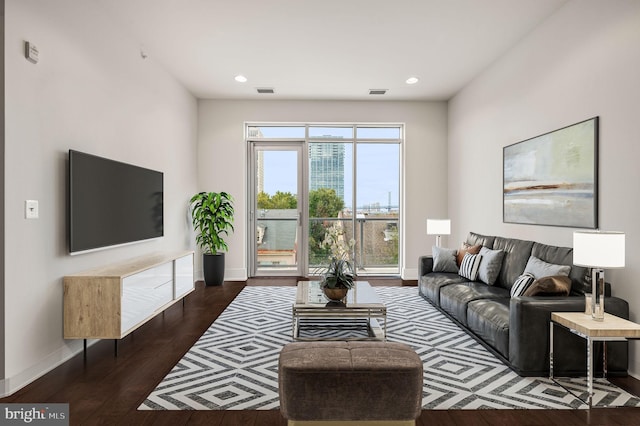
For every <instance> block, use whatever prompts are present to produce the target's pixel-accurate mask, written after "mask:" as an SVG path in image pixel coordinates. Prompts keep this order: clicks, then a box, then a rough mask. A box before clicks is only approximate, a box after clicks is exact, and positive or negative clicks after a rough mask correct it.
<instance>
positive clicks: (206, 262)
mask: <svg viewBox="0 0 640 426" xmlns="http://www.w3.org/2000/svg"><path fill="white" fill-rule="evenodd" d="M224 257H225V256H224V253H222V252H220V253H204V254H203V255H202V269H203V275H204V283H205V284H206V285H207V286H218V285H222V283H223V282H224Z"/></svg>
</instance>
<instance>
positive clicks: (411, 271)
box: [400, 268, 418, 280]
mask: <svg viewBox="0 0 640 426" xmlns="http://www.w3.org/2000/svg"><path fill="white" fill-rule="evenodd" d="M400 277H401V278H402V279H403V280H417V279H418V268H403V269H402V274H401V275H400Z"/></svg>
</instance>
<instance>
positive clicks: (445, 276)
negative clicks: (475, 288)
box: [418, 272, 467, 306]
mask: <svg viewBox="0 0 640 426" xmlns="http://www.w3.org/2000/svg"><path fill="white" fill-rule="evenodd" d="M466 281H467V279H466V278H464V277H461V276H460V275H458V274H457V273H456V274H453V273H450V272H432V273H430V274H427V275H423V276H421V277H420V279H419V280H418V289H419V291H420V294H421V295H422V297H424V298H425V299H427V300H428V301H429V302H431V303H433V304H434V305H435V306H440V290H441V289H442V287H444V286H447V285H450V284H459V283H463V282H466Z"/></svg>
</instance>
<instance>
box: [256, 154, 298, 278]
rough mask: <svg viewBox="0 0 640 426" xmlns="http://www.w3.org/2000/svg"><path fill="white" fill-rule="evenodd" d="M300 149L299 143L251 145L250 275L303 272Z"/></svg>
mask: <svg viewBox="0 0 640 426" xmlns="http://www.w3.org/2000/svg"><path fill="white" fill-rule="evenodd" d="M302 148H303V144H302V143H286V144H279V143H269V144H264V143H263V144H253V149H252V172H253V173H252V176H251V182H252V187H253V191H252V193H251V211H250V217H251V221H252V224H251V226H250V229H251V230H252V231H253V233H254V235H253V237H252V238H251V240H252V241H253V244H252V247H251V251H252V256H251V259H252V262H251V264H252V269H253V274H252V275H253V276H261V275H296V276H303V275H305V272H304V270H303V265H306V250H305V245H304V244H302V241H301V238H302V236H303V235H304V234H303V232H302V229H303V226H302V216H303V211H302V206H303V197H302V194H303V192H302V191H301V190H300V189H301V188H302V187H303V183H302V182H303V176H304V170H303V167H302V165H303V163H302Z"/></svg>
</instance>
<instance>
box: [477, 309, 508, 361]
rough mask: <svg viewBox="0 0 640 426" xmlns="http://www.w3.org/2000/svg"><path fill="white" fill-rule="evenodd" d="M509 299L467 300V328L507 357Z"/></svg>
mask: <svg viewBox="0 0 640 426" xmlns="http://www.w3.org/2000/svg"><path fill="white" fill-rule="evenodd" d="M509 303H510V302H509V299H481V300H474V301H473V302H469V305H468V308H467V323H468V324H469V329H471V331H473V332H474V333H475V334H476V335H477V336H478V337H480V338H481V339H482V340H483V341H484V342H485V343H488V344H489V345H490V346H491V347H493V348H494V349H495V350H496V351H498V352H499V353H500V354H501V355H502V356H504V357H505V358H507V359H509Z"/></svg>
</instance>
